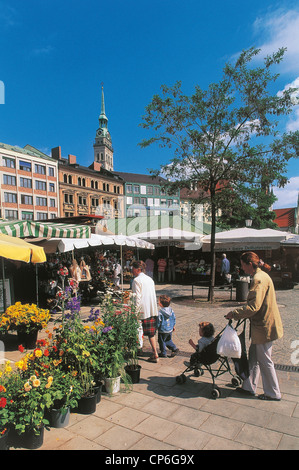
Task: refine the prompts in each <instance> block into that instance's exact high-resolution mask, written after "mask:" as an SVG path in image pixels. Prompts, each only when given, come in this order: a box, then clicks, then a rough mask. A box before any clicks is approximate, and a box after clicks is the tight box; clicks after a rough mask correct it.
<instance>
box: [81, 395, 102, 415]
mask: <svg viewBox="0 0 299 470" xmlns="http://www.w3.org/2000/svg"><path fill="white" fill-rule="evenodd" d="M97 398H98V397H97V394H96V393H93V394H92V395H89V396H86V397H81V398H80V399H79V400H78V407H77V412H78V413H80V414H83V415H89V414H92V413H94V412H95V410H96V407H97Z"/></svg>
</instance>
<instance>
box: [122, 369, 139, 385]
mask: <svg viewBox="0 0 299 470" xmlns="http://www.w3.org/2000/svg"><path fill="white" fill-rule="evenodd" d="M140 369H141V366H140V365H139V364H136V365H134V366H133V365H128V366H125V371H126V373H127V374H128V375H129V376H130V377H131V380H132V383H133V384H138V383H139V380H140Z"/></svg>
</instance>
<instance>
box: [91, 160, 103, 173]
mask: <svg viewBox="0 0 299 470" xmlns="http://www.w3.org/2000/svg"><path fill="white" fill-rule="evenodd" d="M101 166H102V163H99V162H93V169H94V170H95V171H101Z"/></svg>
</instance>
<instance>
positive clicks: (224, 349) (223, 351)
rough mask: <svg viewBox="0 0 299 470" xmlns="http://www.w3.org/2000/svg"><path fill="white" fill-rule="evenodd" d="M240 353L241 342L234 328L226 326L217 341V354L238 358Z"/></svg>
mask: <svg viewBox="0 0 299 470" xmlns="http://www.w3.org/2000/svg"><path fill="white" fill-rule="evenodd" d="M241 353H242V348H241V342H240V340H239V337H238V334H237V332H236V330H235V329H234V328H232V327H231V326H230V325H227V326H226V328H225V329H224V331H223V334H222V336H221V337H220V339H219V342H218V345H217V354H219V355H220V356H225V357H237V358H240V357H241Z"/></svg>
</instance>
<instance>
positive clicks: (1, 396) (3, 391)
mask: <svg viewBox="0 0 299 470" xmlns="http://www.w3.org/2000/svg"><path fill="white" fill-rule="evenodd" d="M11 373H12V368H11V366H10V361H7V362H6V363H5V366H3V367H2V369H1V370H0V450H7V449H8V448H9V442H8V439H9V430H10V423H11V422H12V419H13V415H12V412H11V408H10V401H9V399H8V398H9V395H8V391H7V387H8V384H9V376H10V374H11Z"/></svg>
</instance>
